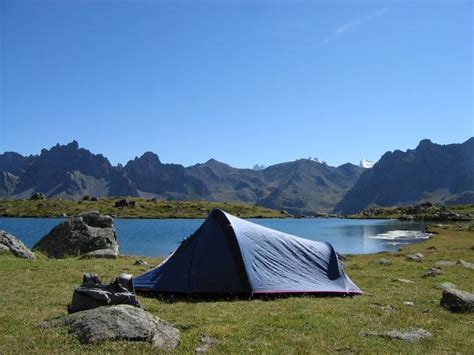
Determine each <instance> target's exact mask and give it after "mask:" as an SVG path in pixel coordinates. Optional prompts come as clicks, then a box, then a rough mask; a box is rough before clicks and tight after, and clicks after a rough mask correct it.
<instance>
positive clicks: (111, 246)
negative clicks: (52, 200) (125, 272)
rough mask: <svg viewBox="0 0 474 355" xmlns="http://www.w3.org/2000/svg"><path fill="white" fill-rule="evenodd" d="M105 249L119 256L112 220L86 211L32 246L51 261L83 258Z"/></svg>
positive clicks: (95, 212) (97, 213) (102, 252)
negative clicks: (76, 257) (75, 257)
mask: <svg viewBox="0 0 474 355" xmlns="http://www.w3.org/2000/svg"><path fill="white" fill-rule="evenodd" d="M104 249H105V250H106V251H107V252H106V254H107V255H108V257H110V255H115V256H116V255H118V242H117V237H116V234H115V227H114V221H113V219H112V217H110V216H106V215H101V214H100V213H99V212H97V211H94V212H85V213H82V214H80V215H79V216H78V217H73V218H71V219H69V220H68V221H66V222H63V223H61V224H59V225H57V226H56V227H54V228H53V229H52V230H51V231H50V232H49V233H48V234H46V235H45V236H44V237H43V238H41V239H40V241H39V242H38V243H36V245H35V246H34V247H33V250H39V251H41V252H42V253H44V254H46V255H47V256H48V257H49V258H56V259H60V258H65V257H68V256H81V255H84V254H87V253H90V252H93V251H96V250H101V254H104V253H105V252H104Z"/></svg>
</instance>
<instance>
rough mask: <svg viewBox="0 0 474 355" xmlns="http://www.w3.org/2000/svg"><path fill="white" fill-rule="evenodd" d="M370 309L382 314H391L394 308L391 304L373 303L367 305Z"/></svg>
mask: <svg viewBox="0 0 474 355" xmlns="http://www.w3.org/2000/svg"><path fill="white" fill-rule="evenodd" d="M369 307H370V308H375V309H380V310H382V311H384V312H392V311H394V310H395V307H393V306H392V305H391V304H386V305H384V304H380V303H373V304H371V305H369Z"/></svg>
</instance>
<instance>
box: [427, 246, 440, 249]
mask: <svg viewBox="0 0 474 355" xmlns="http://www.w3.org/2000/svg"><path fill="white" fill-rule="evenodd" d="M426 250H438V248H436V247H435V246H431V247H428V248H426Z"/></svg>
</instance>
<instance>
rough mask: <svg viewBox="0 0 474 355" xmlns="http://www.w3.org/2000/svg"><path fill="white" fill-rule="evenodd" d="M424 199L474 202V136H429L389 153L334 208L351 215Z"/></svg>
mask: <svg viewBox="0 0 474 355" xmlns="http://www.w3.org/2000/svg"><path fill="white" fill-rule="evenodd" d="M422 201H431V202H436V203H443V204H467V203H474V138H470V139H468V140H467V141H466V142H464V143H462V144H448V145H440V144H435V143H432V142H431V141H430V140H428V139H425V140H422V141H421V142H420V143H419V144H418V147H416V149H413V150H411V149H409V150H407V151H406V152H402V151H400V150H395V151H394V152H387V153H385V154H384V155H383V156H382V158H380V160H379V161H378V162H377V163H376V164H375V165H374V166H373V168H372V169H367V170H365V171H364V173H363V174H362V175H361V176H360V178H359V180H358V181H357V183H356V184H355V185H354V187H353V188H352V189H351V190H350V191H349V192H348V193H347V194H346V195H345V196H344V198H343V199H342V200H341V201H340V202H339V203H338V204H337V205H336V207H335V208H334V211H335V212H336V213H344V214H348V213H355V212H358V211H360V210H362V209H364V208H367V207H370V206H380V207H388V206H394V205H409V204H413V203H418V202H422Z"/></svg>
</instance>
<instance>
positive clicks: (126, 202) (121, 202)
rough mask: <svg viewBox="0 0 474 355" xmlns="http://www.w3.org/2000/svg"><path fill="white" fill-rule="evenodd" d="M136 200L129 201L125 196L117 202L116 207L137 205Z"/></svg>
mask: <svg viewBox="0 0 474 355" xmlns="http://www.w3.org/2000/svg"><path fill="white" fill-rule="evenodd" d="M135 205H136V203H135V201H129V200H128V199H126V198H124V199H122V200H118V201H116V202H115V205H114V206H115V207H130V206H135Z"/></svg>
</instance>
